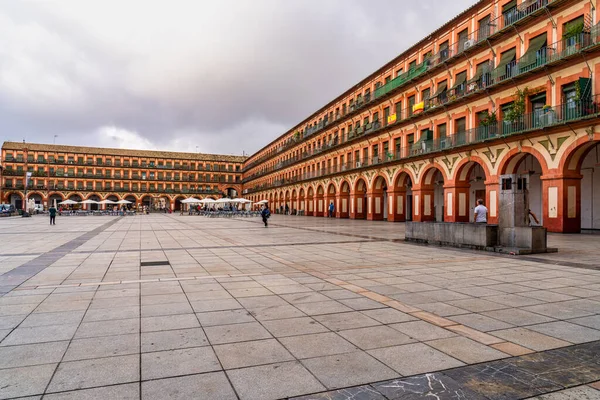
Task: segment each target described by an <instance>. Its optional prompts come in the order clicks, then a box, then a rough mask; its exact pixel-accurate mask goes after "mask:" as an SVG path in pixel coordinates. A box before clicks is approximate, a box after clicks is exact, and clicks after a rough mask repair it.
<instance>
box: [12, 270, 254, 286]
mask: <svg viewBox="0 0 600 400" xmlns="http://www.w3.org/2000/svg"><path fill="white" fill-rule="evenodd" d="M258 275H261V274H260V273H256V272H252V273H248V274H227V275H202V276H186V277H181V278H155V279H138V280H125V281H112V282H84V283H77V284H68V285H43V286H24V287H19V288H18V289H15V290H34V289H58V288H69V287H82V286H83V287H85V286H103V285H121V284H129V283H148V282H169V281H189V280H203V279H220V278H238V277H247V276H258Z"/></svg>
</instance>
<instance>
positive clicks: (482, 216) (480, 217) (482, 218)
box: [474, 199, 488, 224]
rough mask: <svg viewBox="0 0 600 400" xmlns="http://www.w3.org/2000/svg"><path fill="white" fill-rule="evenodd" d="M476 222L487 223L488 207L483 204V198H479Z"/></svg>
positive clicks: (476, 208)
mask: <svg viewBox="0 0 600 400" xmlns="http://www.w3.org/2000/svg"><path fill="white" fill-rule="evenodd" d="M474 211H475V223H476V224H487V215H488V209H487V207H486V206H484V205H483V200H481V199H479V200H477V207H475V210H474Z"/></svg>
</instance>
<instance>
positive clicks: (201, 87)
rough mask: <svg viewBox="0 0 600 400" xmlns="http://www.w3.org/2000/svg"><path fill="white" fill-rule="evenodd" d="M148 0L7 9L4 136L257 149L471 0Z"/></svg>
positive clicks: (2, 50) (0, 79)
mask: <svg viewBox="0 0 600 400" xmlns="http://www.w3.org/2000/svg"><path fill="white" fill-rule="evenodd" d="M84 3H85V2H84ZM150 3H151V4H150V5H148V2H143V1H139V2H135V1H133V0H131V1H128V2H125V3H122V2H117V1H116V0H115V1H107V2H103V3H102V4H104V6H103V7H100V6H98V5H96V3H91V2H90V3H88V5H90V6H89V7H87V8H86V7H82V6H81V2H69V1H67V0H62V1H60V0H56V1H55V2H51V1H50V2H44V3H39V2H33V1H31V2H30V1H21V2H15V3H9V5H8V6H6V7H4V6H3V9H2V10H0V22H3V23H2V24H0V120H2V121H3V124H2V125H3V126H2V135H3V136H4V139H11V140H21V139H22V138H24V137H26V138H27V140H29V141H39V142H52V138H53V135H55V134H58V135H59V139H58V140H59V142H60V143H69V144H71V143H72V144H87V145H104V146H107V145H111V143H114V145H117V146H122V145H127V146H135V145H136V144H135V143H136V140H133V141H131V140H128V141H125V142H123V141H119V140H117V139H115V138H113V137H110V138H106V137H103V136H102V135H104V132H106V130H105V129H104V130H103V128H106V127H117V128H119V129H120V130H122V131H123V132H131V133H132V135H133V136H132V137H136V135H137V137H138V138H139V139H138V140H137V142H139V143H140V145H141V144H142V143H152V144H153V145H154V146H156V147H157V148H169V149H175V150H177V149H179V150H190V146H192V149H193V148H195V146H199V149H200V150H201V151H205V152H219V153H226V154H232V153H234V154H241V153H242V151H245V152H246V153H252V152H254V151H256V150H258V149H259V148H260V147H262V146H263V145H265V144H266V143H268V142H269V141H271V140H272V139H274V138H275V137H277V136H278V135H280V134H282V133H284V132H285V130H286V129H289V128H291V127H292V126H294V125H296V124H297V123H299V122H300V121H301V120H302V119H303V118H305V117H307V116H308V115H310V114H311V113H312V112H314V111H315V110H317V109H318V108H319V107H321V106H322V105H324V104H325V103H327V102H328V101H330V100H331V99H332V98H334V97H335V96H337V95H339V94H340V93H341V92H343V91H344V90H346V89H347V88H348V87H350V86H352V85H353V84H355V83H356V82H358V81H359V80H360V79H362V78H364V77H365V76H366V75H368V74H369V73H371V72H373V71H374V70H376V69H377V68H378V67H380V66H381V65H383V64H384V63H385V62H387V61H389V60H390V59H392V58H393V57H395V56H396V55H397V54H399V53H400V52H401V51H402V50H404V49H406V48H407V47H409V46H410V45H412V44H413V43H415V42H416V41H418V40H420V39H421V38H422V37H424V36H426V35H427V34H428V33H430V32H431V31H433V30H434V29H436V28H437V27H439V26H440V25H441V24H443V23H444V22H446V21H447V20H449V19H451V18H453V17H454V16H455V15H456V14H457V13H459V12H460V11H462V10H463V9H465V8H467V7H468V6H470V5H471V4H473V3H474V0H453V1H445V0H423V1H420V2H415V1H408V0H396V1H393V0H372V1H369V2H365V1H360V0H326V1H317V0H304V1H302V0H286V1H278V0H254V1H252V2H250V1H241V0H240V1H233V0H221V1H219V2H192V1H185V0H176V1H172V2H168V3H167V2H166V1H164V2H162V1H161V2H150ZM41 4H43V6H42V5H41ZM122 4H126V6H125V7H121V5H122ZM91 5H95V8H94V7H92V6H91ZM136 5H137V7H136ZM113 13H116V14H113ZM188 14H190V15H188ZM113 15H114V17H113ZM194 16H196V18H194ZM2 26H3V27H2ZM119 132H121V131H119ZM128 137H129V136H128Z"/></svg>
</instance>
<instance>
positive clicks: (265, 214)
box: [260, 204, 271, 228]
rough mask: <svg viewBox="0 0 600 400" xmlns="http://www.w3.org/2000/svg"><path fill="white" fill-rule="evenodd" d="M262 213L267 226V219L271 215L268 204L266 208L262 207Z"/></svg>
mask: <svg viewBox="0 0 600 400" xmlns="http://www.w3.org/2000/svg"><path fill="white" fill-rule="evenodd" d="M260 215H261V216H262V220H263V222H264V223H265V228H266V227H267V226H269V224H268V223H267V220H268V219H269V217H270V216H271V211H270V210H269V205H268V204H265V208H263V209H262V211H261V212H260Z"/></svg>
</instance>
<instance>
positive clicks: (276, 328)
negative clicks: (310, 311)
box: [262, 317, 329, 337]
mask: <svg viewBox="0 0 600 400" xmlns="http://www.w3.org/2000/svg"><path fill="white" fill-rule="evenodd" d="M262 324H263V326H264V327H265V328H267V330H268V331H269V332H271V334H272V335H273V336H275V337H285V336H296V335H306V334H310V333H321V332H327V331H329V330H328V329H327V328H325V327H324V326H323V325H321V324H320V323H318V322H317V321H315V320H314V319H313V318H311V317H300V318H287V319H277V320H271V321H263V322H262Z"/></svg>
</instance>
